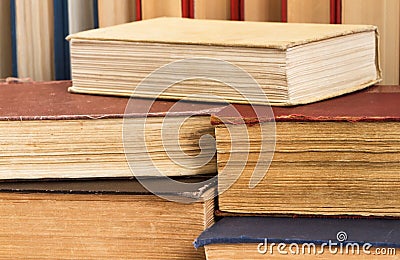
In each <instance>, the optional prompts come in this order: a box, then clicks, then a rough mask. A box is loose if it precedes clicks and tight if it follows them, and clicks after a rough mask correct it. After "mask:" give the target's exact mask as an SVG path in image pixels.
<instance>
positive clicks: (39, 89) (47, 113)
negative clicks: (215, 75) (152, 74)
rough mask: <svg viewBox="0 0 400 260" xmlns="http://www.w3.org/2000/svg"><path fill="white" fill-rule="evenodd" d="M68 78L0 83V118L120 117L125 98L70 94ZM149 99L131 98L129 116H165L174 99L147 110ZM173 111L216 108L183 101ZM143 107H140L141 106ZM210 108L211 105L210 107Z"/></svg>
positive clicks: (182, 112) (183, 112)
mask: <svg viewBox="0 0 400 260" xmlns="http://www.w3.org/2000/svg"><path fill="white" fill-rule="evenodd" d="M71 86H72V82H71V81H46V82H27V83H0V120H2V121H10V120H18V121H19V120H56V119H105V118H122V117H123V116H124V113H125V109H126V106H127V103H128V100H129V99H128V98H121V97H110V96H101V95H82V94H71V93H69V92H68V91H67V89H68V88H69V87H71ZM152 102H153V101H152V100H150V99H137V98H136V99H135V101H134V102H133V103H132V104H134V108H133V109H132V110H134V111H135V114H132V115H131V116H138V117H139V116H165V115H166V114H167V112H168V111H169V110H170V109H171V107H172V106H173V105H174V104H175V103H176V101H168V100H157V101H156V102H154V103H153V105H152V106H151V109H150V113H146V111H144V108H145V107H147V106H148V105H149V104H151V103H152ZM182 104H186V106H184V105H181V106H179V107H178V109H177V110H174V113H176V114H177V115H182V116H185V115H189V114H192V112H194V111H198V113H197V114H199V115H209V114H210V113H212V112H215V111H216V110H215V108H218V105H216V104H209V103H199V102H197V103H191V102H185V103H182ZM142 108H143V109H142ZM213 108H214V109H213Z"/></svg>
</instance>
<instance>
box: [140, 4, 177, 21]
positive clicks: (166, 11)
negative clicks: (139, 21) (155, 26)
mask: <svg viewBox="0 0 400 260" xmlns="http://www.w3.org/2000/svg"><path fill="white" fill-rule="evenodd" d="M163 16H167V17H181V16H182V1H181V0H142V18H143V19H144V20H145V19H151V18H156V17H163Z"/></svg>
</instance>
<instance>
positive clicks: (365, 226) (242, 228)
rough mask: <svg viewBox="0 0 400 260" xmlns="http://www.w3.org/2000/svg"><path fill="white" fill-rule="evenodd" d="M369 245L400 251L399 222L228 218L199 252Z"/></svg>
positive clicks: (201, 240)
mask: <svg viewBox="0 0 400 260" xmlns="http://www.w3.org/2000/svg"><path fill="white" fill-rule="evenodd" d="M265 241H268V243H275V244H278V243H285V244H291V243H297V244H304V243H314V244H315V245H323V244H326V245H328V244H329V243H330V244H336V245H339V244H340V243H343V244H349V243H356V244H359V245H361V246H362V245H364V244H367V243H368V245H370V246H371V247H391V248H400V220H399V219H373V218H368V219H361V218H289V217H288V218H284V217H225V218H223V219H221V220H220V221H219V222H217V223H216V224H215V225H214V226H212V227H211V228H209V229H207V230H206V231H204V232H203V233H202V234H201V235H200V236H199V237H198V238H197V239H196V241H195V242H194V246H195V247H196V248H199V247H203V246H207V245H211V244H238V243H240V244H242V243H265Z"/></svg>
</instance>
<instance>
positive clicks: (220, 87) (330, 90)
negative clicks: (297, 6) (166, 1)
mask: <svg viewBox="0 0 400 260" xmlns="http://www.w3.org/2000/svg"><path fill="white" fill-rule="evenodd" d="M205 28H207V29H205ZM282 31H285V33H281V32H282ZM266 32H268V33H266ZM238 35H241V36H240V37H239V38H238ZM377 37H378V35H377V31H376V27H374V26H367V25H325V24H299V23H262V22H237V21H222V20H207V19H204V20H203V19H184V18H157V19H150V20H146V21H139V22H133V23H129V24H123V25H119V26H115V27H111V28H103V29H98V30H90V31H86V32H81V33H77V34H73V35H70V36H68V38H67V39H68V40H70V41H71V51H72V54H73V55H72V59H71V62H72V64H74V63H76V66H74V71H73V82H74V86H73V87H72V88H71V91H73V92H76V93H94V94H105V95H107V94H109V95H121V96H129V95H132V94H135V95H136V96H139V97H148V98H153V97H155V96H156V94H159V93H154V92H155V91H156V90H155V89H156V88H154V87H152V88H150V87H148V88H149V89H145V90H143V91H136V92H135V90H136V88H137V87H138V85H140V83H141V82H142V80H143V79H145V78H147V77H148V76H149V75H150V74H151V73H152V72H154V71H156V70H157V69H160V68H165V65H167V64H172V66H173V64H175V63H176V62H177V61H185V60H187V59H190V58H193V57H196V58H197V57H200V58H202V59H212V60H222V61H226V62H229V63H232V65H233V66H236V67H238V68H240V69H242V70H244V71H245V72H246V73H248V74H249V75H251V76H252V77H253V78H254V79H255V81H257V83H258V85H259V86H258V87H257V86H255V87H249V89H250V90H249V92H251V94H252V95H250V96H249V97H246V98H247V99H248V100H247V99H246V98H243V97H241V98H239V97H238V94H237V93H236V91H234V90H232V89H229V87H227V86H226V85H229V84H225V85H224V83H223V82H221V83H220V84H217V83H216V82H215V81H214V82H213V83H211V82H207V81H202V82H201V83H200V82H198V80H197V81H196V79H195V80H194V81H193V82H184V83H182V84H175V85H173V86H171V89H169V88H168V89H167V90H166V91H164V92H163V93H161V95H160V97H161V98H169V99H180V98H182V97H183V96H189V95H193V94H194V95H196V94H199V95H200V96H202V98H197V99H196V100H199V101H215V97H214V98H213V97H212V96H213V95H217V96H220V97H222V98H224V99H225V100H227V101H229V102H232V103H249V102H250V103H252V104H272V105H280V106H285V105H297V104H304V103H312V102H315V101H319V100H322V99H326V98H330V97H334V96H337V95H342V94H345V93H350V92H353V91H355V90H359V89H362V88H365V87H367V86H369V85H371V84H374V83H377V82H379V81H380V78H381V75H380V68H379V54H378V52H377V45H378V38H377ZM339 46H342V47H339ZM122 48H127V49H130V50H132V53H135V54H136V53H137V54H138V55H140V57H142V59H141V60H138V58H137V57H136V55H128V56H127V55H126V54H125V52H122V51H121V50H122ZM149 48H152V49H153V52H155V53H159V54H158V55H157V58H155V57H153V56H152V55H153V52H151V53H149V52H147V50H148V49H149ZM111 50H113V51H112V55H104V54H105V53H107V52H109V51H111ZM311 50H312V51H311ZM232 52H234V55H233V53H232ZM139 53H140V54H139ZM244 56H245V57H246V59H245V60H244V58H243V57H244ZM143 57H146V58H143ZM306 57H307V58H306ZM108 60H112V61H113V62H105V61H108ZM127 60H129V61H130V62H129V68H126V71H124V72H123V73H122V72H121V71H119V70H118V68H119V67H120V66H122V64H125V62H126V61H127ZM148 60H151V61H152V62H151V63H149V64H147V61H148ZM311 60H312V62H311ZM97 61H100V62H97ZM267 61H270V62H267ZM199 62H200V61H199ZM199 62H198V63H199ZM119 63H121V64H119ZM338 63H340V66H339V65H338ZM89 64H91V65H90V66H89ZM260 64H263V65H262V66H260ZM318 64H325V65H324V66H320V65H318ZM204 66H206V65H204ZM192 67H193V66H192ZM192 67H191V66H186V67H184V69H182V70H181V72H180V73H187V72H191V71H193V68H192ZM216 67H217V68H215V69H216V71H218V70H221V71H218V75H227V74H228V73H233V72H232V71H222V70H224V69H225V70H227V68H226V66H225V67H224V66H216ZM260 67H261V68H263V70H262V71H259V70H260ZM140 68H145V69H140ZM328 68H329V69H328ZM356 68H358V69H356ZM103 70H104V73H102V72H101V71H103ZM267 71H268V73H267ZM311 71H312V72H313V73H310V72H311ZM94 75H96V77H94ZM122 75H124V80H121V78H122ZM152 75H154V74H152ZM174 75H180V74H179V73H178V72H176V73H175V74H172V75H171V76H174ZM246 75H247V74H246ZM237 77H239V76H237ZM168 79H169V78H167V79H166V78H165V77H164V78H163V79H160V80H159V82H158V84H159V85H157V87H159V86H163V84H167V83H165V82H164V81H165V80H168ZM232 80H237V79H236V77H233V78H232ZM217 81H220V80H217ZM252 82H254V81H252ZM238 83H239V82H238ZM240 83H243V82H240ZM216 84H217V86H216ZM232 84H233V83H232ZM243 84H244V83H243ZM243 84H242V85H243ZM246 84H248V83H246ZM199 85H205V86H209V88H201V89H200V88H198V86H199ZM167 86H169V84H168V85H167ZM196 86H197V88H196ZM259 88H260V89H261V90H262V91H264V93H265V94H266V95H267V96H268V100H261V99H262V94H259V93H258V94H254V93H253V92H257V91H258V89H259ZM193 99H195V98H193Z"/></svg>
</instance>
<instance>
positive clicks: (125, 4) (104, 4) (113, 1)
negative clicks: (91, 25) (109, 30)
mask: <svg viewBox="0 0 400 260" xmlns="http://www.w3.org/2000/svg"><path fill="white" fill-rule="evenodd" d="M135 12H136V4H135V0H98V14H99V27H108V26H112V25H117V24H122V23H127V22H132V21H135V20H136V16H135Z"/></svg>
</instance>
